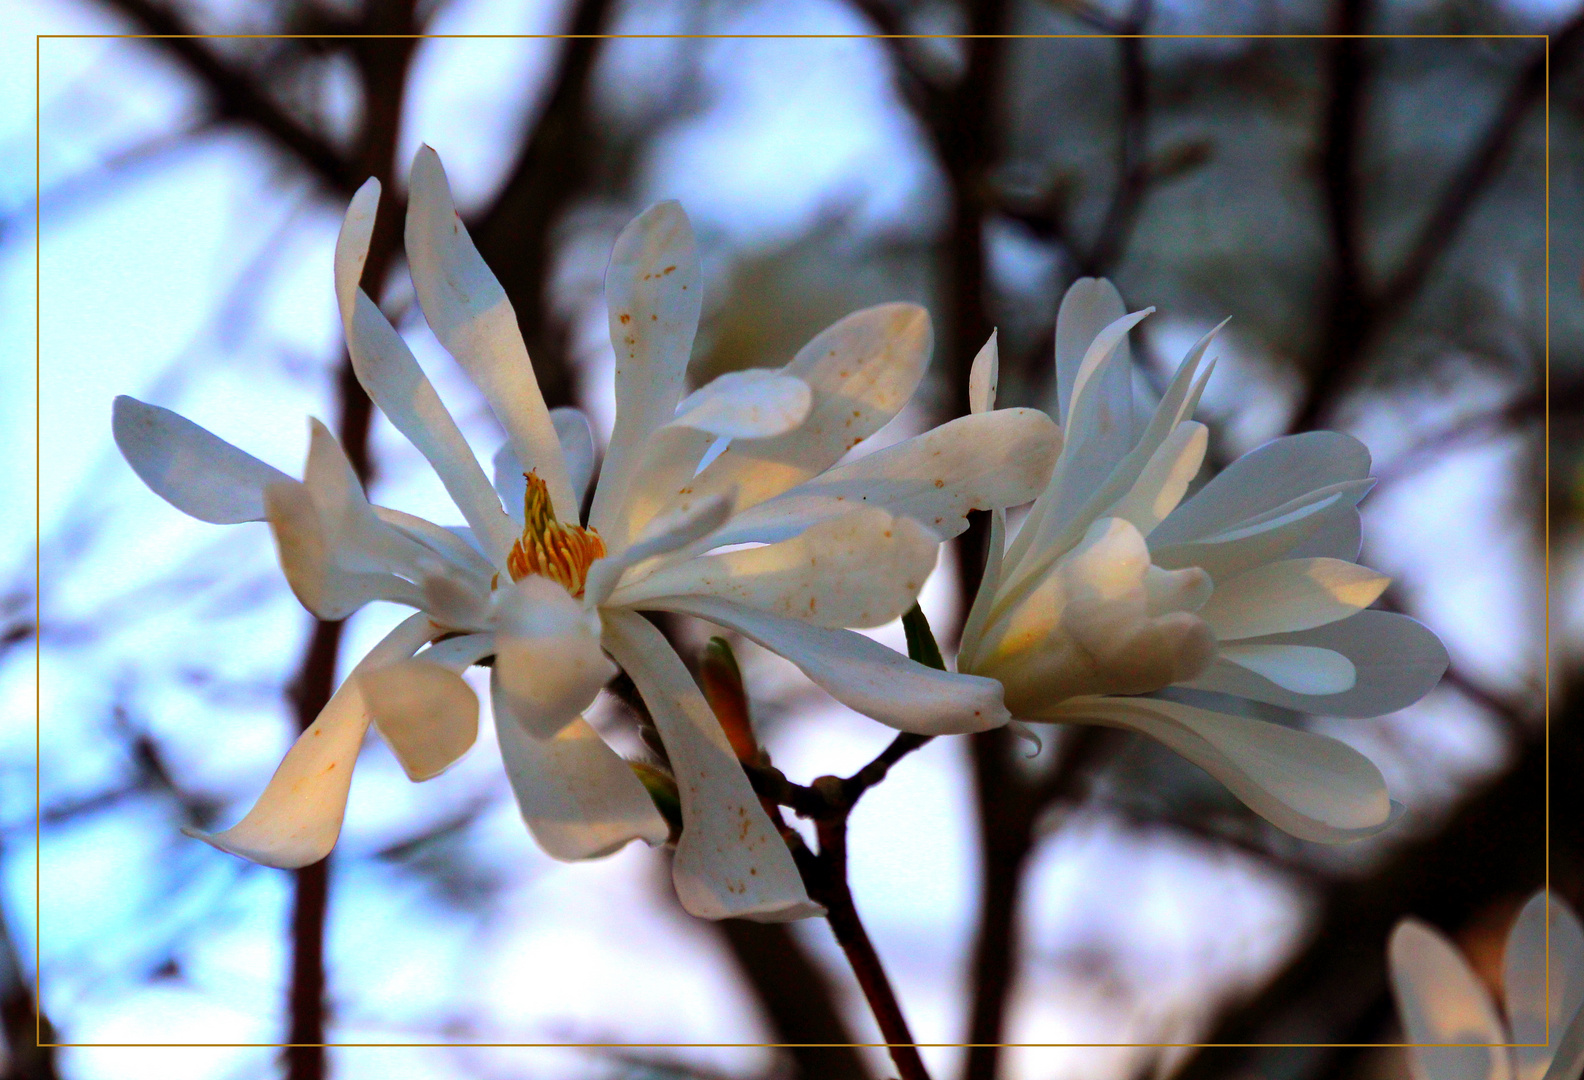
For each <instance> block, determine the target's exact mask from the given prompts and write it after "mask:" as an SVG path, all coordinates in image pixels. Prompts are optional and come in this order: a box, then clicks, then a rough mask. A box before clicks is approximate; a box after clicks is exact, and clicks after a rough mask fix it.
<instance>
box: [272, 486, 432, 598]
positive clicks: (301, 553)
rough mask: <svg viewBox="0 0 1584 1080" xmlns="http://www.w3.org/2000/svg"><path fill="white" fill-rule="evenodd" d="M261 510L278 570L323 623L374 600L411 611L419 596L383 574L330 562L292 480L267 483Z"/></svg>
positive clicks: (305, 499) (321, 531) (308, 502)
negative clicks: (402, 606)
mask: <svg viewBox="0 0 1584 1080" xmlns="http://www.w3.org/2000/svg"><path fill="white" fill-rule="evenodd" d="M264 507H265V512H266V514H267V515H268V518H269V523H270V531H271V532H272V533H273V534H274V536H275V549H276V552H277V553H278V554H279V556H280V564H281V570H282V571H284V572H285V574H286V581H287V583H288V584H289V585H290V586H291V589H292V592H293V593H294V594H296V596H297V599H298V600H299V601H301V602H302V605H303V607H305V608H307V609H308V610H309V611H311V612H313V614H314V615H316V616H317V617H319V618H321V619H325V620H327V621H332V622H333V621H335V620H337V619H344V618H346V617H347V616H348V615H351V614H352V613H353V612H354V611H357V610H358V609H359V608H361V607H362V606H363V605H365V604H367V603H370V602H372V601H374V600H389V601H391V602H393V603H398V604H408V605H411V606H412V607H415V608H422V607H423V606H424V599H423V593H422V591H421V590H420V589H419V588H418V586H416V585H414V584H413V583H412V582H409V581H407V580H405V579H403V578H399V577H397V576H396V575H395V574H393V573H390V572H389V571H384V570H377V569H368V570H356V569H351V568H348V567H346V566H343V565H341V564H339V563H338V562H337V561H336V558H335V556H336V554H337V553H336V550H335V547H334V545H333V540H332V538H331V536H330V535H329V534H328V531H327V529H326V527H325V523H324V521H323V520H322V518H321V517H320V513H319V510H318V508H317V507H316V506H315V505H314V500H313V496H312V495H310V494H309V491H308V488H307V487H306V486H305V485H303V484H299V483H298V482H297V481H295V480H287V481H285V482H284V483H279V484H271V485H270V486H269V487H268V488H267V489H265V492H264Z"/></svg>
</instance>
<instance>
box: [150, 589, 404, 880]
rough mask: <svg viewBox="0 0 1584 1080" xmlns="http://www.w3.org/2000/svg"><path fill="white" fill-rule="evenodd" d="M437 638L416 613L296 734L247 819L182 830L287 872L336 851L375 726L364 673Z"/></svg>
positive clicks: (222, 848) (378, 648) (398, 627)
mask: <svg viewBox="0 0 1584 1080" xmlns="http://www.w3.org/2000/svg"><path fill="white" fill-rule="evenodd" d="M433 633H434V628H433V627H431V626H430V625H429V620H428V618H427V617H426V616H424V615H422V614H418V615H413V616H411V617H410V618H408V619H407V620H406V621H405V622H403V623H402V624H401V625H399V626H397V627H396V629H394V630H392V631H391V632H390V633H389V634H387V635H386V636H385V638H384V640H382V641H381V642H380V643H379V644H378V645H376V646H374V648H373V649H371V650H369V653H368V655H367V656H365V657H364V658H363V660H362V661H361V662H360V663H359V664H358V665H357V667H355V668H354V669H353V671H352V674H351V675H349V676H348V677H347V680H346V681H345V682H343V683H342V684H341V687H340V689H338V690H337V691H336V692H335V694H334V695H333V696H332V697H331V698H330V701H329V703H328V704H327V705H325V707H324V709H323V711H321V712H320V713H319V716H318V718H317V719H315V720H314V722H313V723H312V724H311V725H310V726H309V727H308V729H307V730H306V731H304V732H303V733H302V734H301V735H299V736H298V737H297V741H296V742H295V743H293V744H292V748H291V750H290V751H288V752H287V754H286V757H285V759H284V760H283V761H282V762H281V763H280V767H279V768H278V769H276V770H275V775H274V776H273V777H271V778H270V782H269V785H268V786H267V787H266V788H265V789H264V793H263V794H262V795H260V796H259V799H258V802H256V803H254V804H253V809H251V810H249V811H248V813H247V816H246V817H244V818H243V819H242V820H241V821H239V822H238V823H237V824H235V825H233V826H232V827H231V828H229V829H227V830H225V831H224V832H220V833H203V832H199V831H197V830H196V829H183V830H182V831H183V832H185V833H186V834H187V835H188V836H193V837H196V838H198V839H199V840H203V841H205V842H207V843H210V844H213V845H214V846H215V847H217V848H219V849H220V850H221V851H229V852H230V853H231V854H233V855H240V856H242V857H243V858H244V859H251V860H252V861H253V862H256V863H263V864H264V865H265V866H278V867H281V868H282V869H286V870H291V869H295V868H296V867H299V866H307V865H308V864H309V863H313V862H318V861H319V860H320V859H322V858H324V857H325V856H326V855H328V854H330V849H331V848H333V847H335V842H336V837H337V836H339V835H340V834H341V818H342V816H343V815H344V814H345V813H346V799H347V788H348V785H349V784H350V783H351V781H352V766H353V764H354V763H355V762H356V761H357V753H358V748H359V747H360V746H361V745H362V744H363V733H364V732H365V731H367V730H368V724H369V714H368V710H367V708H366V706H365V704H364V700H363V694H362V691H361V690H360V689H359V679H358V676H360V675H362V674H363V673H364V672H367V671H370V670H373V669H375V668H378V667H382V666H384V665H385V664H390V663H395V662H396V661H399V660H404V659H406V658H407V657H409V656H411V655H412V654H413V653H414V652H416V651H417V649H418V648H419V646H421V645H422V644H423V643H424V642H425V641H428V640H429V637H430V635H432V634H433Z"/></svg>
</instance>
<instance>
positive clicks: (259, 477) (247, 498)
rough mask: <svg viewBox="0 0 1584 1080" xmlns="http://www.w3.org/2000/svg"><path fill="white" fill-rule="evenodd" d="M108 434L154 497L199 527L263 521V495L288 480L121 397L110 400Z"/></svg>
mask: <svg viewBox="0 0 1584 1080" xmlns="http://www.w3.org/2000/svg"><path fill="white" fill-rule="evenodd" d="M111 429H112V430H113V431H114V433H115V441H116V446H118V447H120V449H121V455H122V456H123V457H125V458H126V460H127V464H128V465H131V466H132V470H133V471H134V472H136V473H137V474H138V476H139V477H140V478H141V479H142V481H143V482H144V483H145V484H147V485H148V486H149V488H150V489H151V490H152V491H153V492H154V494H156V495H158V496H159V497H160V498H162V499H164V500H165V501H166V502H168V503H170V504H171V505H172V506H174V507H175V508H176V509H178V510H180V511H181V512H182V513H184V514H190V515H191V516H193V517H195V518H197V519H198V520H200V521H210V522H213V523H215V524H216V525H232V524H235V523H237V522H241V521H263V520H264V489H265V488H266V487H268V486H269V485H271V484H274V483H279V482H280V481H282V480H290V479H291V477H289V476H287V475H286V474H285V473H283V472H281V471H280V470H279V469H277V468H275V467H274V466H272V465H266V464H264V462H262V461H260V460H259V459H258V458H256V457H254V456H253V455H252V454H249V453H246V452H244V451H242V450H238V449H237V448H236V447H234V446H232V445H231V444H230V443H228V442H226V441H225V440H224V439H221V438H220V437H219V436H217V435H214V434H211V433H210V432H208V431H206V430H204V429H203V428H201V427H199V426H198V425H197V424H195V423H193V422H192V421H191V420H188V419H187V418H186V417H184V416H180V415H178V414H176V413H173V412H171V411H170V410H169V409H162V408H160V407H159V406H158V405H147V404H145V403H143V402H141V401H138V400H137V399H136V398H130V397H127V396H126V395H124V394H123V395H121V396H120V397H117V398H116V399H115V407H114V409H113V410H112V419H111Z"/></svg>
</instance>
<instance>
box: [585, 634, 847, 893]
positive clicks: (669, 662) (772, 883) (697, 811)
mask: <svg viewBox="0 0 1584 1080" xmlns="http://www.w3.org/2000/svg"><path fill="white" fill-rule="evenodd" d="M605 625H606V634H605V636H606V640H607V641H608V642H609V644H610V647H611V652H612V653H614V654H615V656H616V659H617V660H618V661H619V662H620V664H621V666H622V667H623V668H624V669H625V670H626V672H627V674H628V675H630V676H632V680H633V682H634V683H636V684H637V686H638V691H639V693H641V694H642V695H643V699H644V703H645V704H646V705H648V706H649V711H650V713H651V714H652V715H653V717H654V721H655V726H656V727H657V728H658V729H659V731H660V738H661V739H662V740H663V741H664V742H665V747H666V754H667V755H668V756H669V757H670V759H671V764H672V767H673V769H674V770H675V773H676V779H677V791H678V794H679V795H680V797H681V800H682V837H681V839H680V840H679V841H678V842H677V849H676V859H675V861H674V862H673V863H672V869H671V876H672V880H673V881H674V882H675V884H676V891H677V896H678V898H679V899H681V901H682V906H683V907H684V908H686V909H687V910H688V911H689V912H691V913H692V914H694V915H697V916H699V917H700V918H704V919H727V918H744V919H753V920H755V921H758V922H787V921H790V920H793V919H806V918H809V917H810V916H813V915H821V914H823V913H824V909H823V908H822V907H820V906H819V905H818V904H816V903H814V902H813V901H812V900H810V899H809V896H808V892H807V891H806V890H805V889H804V888H803V880H802V878H801V877H800V876H799V874H798V870H797V866H796V864H794V863H793V861H792V853H791V851H790V850H788V848H787V845H786V841H784V840H782V839H781V836H780V834H779V833H778V832H776V829H775V826H774V825H773V824H771V822H770V817H769V815H767V814H766V813H765V811H764V807H763V806H761V805H760V803H759V797H758V796H757V795H755V794H754V791H753V788H752V787H751V786H750V785H749V783H748V777H747V776H746V775H745V774H744V773H743V771H742V766H741V765H739V764H738V761H737V757H736V755H735V754H734V753H733V752H732V748H731V743H730V742H729V741H728V740H727V738H726V732H725V731H723V730H722V729H721V726H720V721H718V720H717V719H716V718H715V714H714V713H713V712H712V711H710V707H709V703H708V702H707V701H705V700H704V695H703V694H701V693H700V692H699V689H698V687H697V686H696V685H694V682H693V677H692V676H691V675H689V674H688V671H687V668H685V667H683V666H682V661H681V660H680V659H679V658H678V657H677V655H676V653H675V652H673V651H672V649H671V646H670V644H669V643H668V642H667V641H666V640H665V638H664V636H662V635H661V633H660V631H658V630H656V629H655V628H654V627H653V626H652V625H650V623H649V622H648V620H646V619H644V617H643V616H641V615H638V614H637V613H635V612H631V611H621V610H608V611H607V612H606V624H605Z"/></svg>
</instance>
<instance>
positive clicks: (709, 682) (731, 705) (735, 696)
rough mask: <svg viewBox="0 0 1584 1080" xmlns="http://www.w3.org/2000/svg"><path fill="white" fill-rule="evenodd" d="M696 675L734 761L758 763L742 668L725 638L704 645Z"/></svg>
mask: <svg viewBox="0 0 1584 1080" xmlns="http://www.w3.org/2000/svg"><path fill="white" fill-rule="evenodd" d="M699 676H700V678H701V679H702V680H703V683H704V697H705V699H706V700H708V701H709V704H710V708H711V709H713V710H714V711H715V718H716V719H717V720H719V721H720V726H721V727H722V728H723V729H725V731H726V738H727V739H728V740H730V742H731V747H732V752H733V753H734V754H736V755H737V760H738V761H742V762H746V763H747V764H750V765H754V764H758V763H759V741H758V740H757V739H755V738H754V733H753V723H752V721H751V720H750V719H749V717H748V692H747V691H746V690H745V689H743V679H742V669H741V668H739V667H738V666H737V657H736V656H735V655H734V654H733V653H732V647H731V645H730V644H729V643H728V642H727V641H726V639H725V638H721V637H712V638H710V639H709V644H708V645H705V646H704V652H703V655H701V656H700V657H699Z"/></svg>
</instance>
